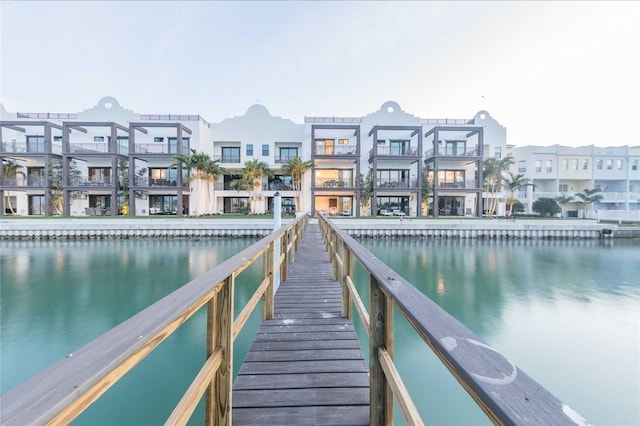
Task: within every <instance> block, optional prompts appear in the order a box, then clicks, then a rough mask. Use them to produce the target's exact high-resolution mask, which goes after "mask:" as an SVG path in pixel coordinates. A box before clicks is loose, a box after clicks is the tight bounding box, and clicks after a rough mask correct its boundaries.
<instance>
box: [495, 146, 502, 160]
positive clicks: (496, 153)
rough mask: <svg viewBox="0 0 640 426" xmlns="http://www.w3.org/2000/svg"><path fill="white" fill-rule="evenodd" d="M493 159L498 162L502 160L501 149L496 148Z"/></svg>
mask: <svg viewBox="0 0 640 426" xmlns="http://www.w3.org/2000/svg"><path fill="white" fill-rule="evenodd" d="M495 157H496V158H497V159H498V160H499V159H501V158H502V148H501V147H499V146H497V147H496V150H495Z"/></svg>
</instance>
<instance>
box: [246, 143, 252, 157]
mask: <svg viewBox="0 0 640 426" xmlns="http://www.w3.org/2000/svg"><path fill="white" fill-rule="evenodd" d="M252 156H253V144H251V143H249V144H247V157H252Z"/></svg>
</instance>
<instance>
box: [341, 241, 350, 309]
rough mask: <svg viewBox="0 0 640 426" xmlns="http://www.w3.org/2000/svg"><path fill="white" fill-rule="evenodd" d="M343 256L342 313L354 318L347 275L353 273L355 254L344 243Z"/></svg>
mask: <svg viewBox="0 0 640 426" xmlns="http://www.w3.org/2000/svg"><path fill="white" fill-rule="evenodd" d="M342 250H343V252H342V253H343V257H342V278H341V280H340V284H341V285H342V306H341V307H342V310H341V314H342V316H343V317H345V318H349V319H352V318H353V311H352V307H351V293H350V292H349V287H347V277H350V276H352V275H353V255H352V254H351V250H349V248H348V247H345V246H344V245H343V247H342Z"/></svg>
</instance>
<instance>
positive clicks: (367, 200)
mask: <svg viewBox="0 0 640 426" xmlns="http://www.w3.org/2000/svg"><path fill="white" fill-rule="evenodd" d="M358 178H359V179H360V185H359V188H360V205H361V206H362V209H363V213H361V214H362V215H363V216H364V214H365V213H364V211H367V210H368V209H369V206H370V205H371V196H372V195H373V169H372V168H371V167H369V171H368V172H367V175H366V176H365V175H363V174H362V173H360V175H359V177H358Z"/></svg>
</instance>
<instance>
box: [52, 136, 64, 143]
mask: <svg viewBox="0 0 640 426" xmlns="http://www.w3.org/2000/svg"><path fill="white" fill-rule="evenodd" d="M53 141H54V142H62V136H54V137H53Z"/></svg>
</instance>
